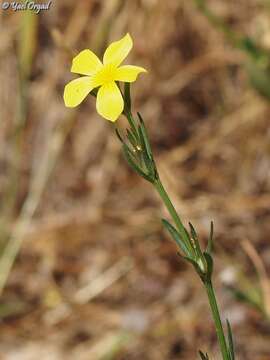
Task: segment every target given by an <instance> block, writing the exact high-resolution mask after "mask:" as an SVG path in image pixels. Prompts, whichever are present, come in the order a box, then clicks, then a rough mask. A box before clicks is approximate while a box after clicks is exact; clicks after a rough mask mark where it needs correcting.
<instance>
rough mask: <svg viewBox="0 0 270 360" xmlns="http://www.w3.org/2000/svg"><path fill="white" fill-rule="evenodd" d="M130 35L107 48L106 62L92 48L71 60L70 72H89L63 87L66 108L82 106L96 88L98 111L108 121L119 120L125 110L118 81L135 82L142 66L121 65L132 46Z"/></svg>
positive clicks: (81, 73)
mask: <svg viewBox="0 0 270 360" xmlns="http://www.w3.org/2000/svg"><path fill="white" fill-rule="evenodd" d="M132 46H133V43H132V39H131V37H130V35H129V34H126V36H124V37H123V38H122V39H121V40H119V41H115V42H113V43H112V44H111V45H109V46H108V48H107V49H106V51H105V53H104V56H103V63H102V62H101V61H100V60H99V58H98V57H97V56H96V55H95V54H94V53H93V52H92V51H91V50H88V49H87V50H83V51H81V52H80V53H79V54H78V55H77V56H75V58H74V59H73V61H72V66H71V72H73V73H76V74H80V75H86V76H82V77H79V78H78V79H75V80H73V81H71V82H70V83H68V84H67V85H66V86H65V90H64V101H65V105H66V106H67V107H75V106H77V105H79V104H80V103H81V102H82V101H83V100H84V99H85V98H86V96H87V95H88V94H89V93H90V91H92V90H93V89H94V88H97V87H99V89H98V92H97V103H96V107H97V112H98V113H99V114H100V115H101V116H102V117H104V118H105V119H107V120H110V121H116V120H117V119H118V117H119V116H120V115H121V113H122V111H123V109H124V100H123V98H122V95H121V92H120V89H119V88H118V86H117V84H116V83H115V81H124V82H133V81H135V80H136V79H137V76H138V74H139V73H141V72H146V70H145V69H144V68H142V67H140V66H133V65H124V66H119V65H120V64H121V63H122V61H123V60H124V59H125V58H126V57H127V55H128V53H129V52H130V50H131V49H132Z"/></svg>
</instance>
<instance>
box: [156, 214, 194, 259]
mask: <svg viewBox="0 0 270 360" xmlns="http://www.w3.org/2000/svg"><path fill="white" fill-rule="evenodd" d="M162 224H163V225H164V227H165V228H166V229H167V230H168V231H169V233H170V234H171V236H172V238H173V239H174V241H175V242H176V244H177V245H178V246H179V247H180V249H181V250H182V251H183V253H184V254H185V255H186V256H188V257H190V256H191V254H190V252H189V249H188V247H187V246H186V244H185V242H184V241H183V239H182V238H181V235H180V234H179V232H178V231H177V230H176V229H175V227H174V226H172V225H171V224H170V223H169V221H167V220H165V219H162Z"/></svg>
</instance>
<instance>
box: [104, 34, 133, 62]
mask: <svg viewBox="0 0 270 360" xmlns="http://www.w3.org/2000/svg"><path fill="white" fill-rule="evenodd" d="M132 46H133V42H132V39H131V37H130V35H129V34H126V35H125V36H124V37H123V38H122V39H121V40H118V41H115V42H113V43H111V45H109V46H108V47H107V49H106V51H105V53H104V56H103V63H104V64H109V63H113V64H115V66H118V65H119V64H121V62H122V61H123V60H124V59H125V58H126V57H127V55H128V53H129V52H130V50H131V49H132Z"/></svg>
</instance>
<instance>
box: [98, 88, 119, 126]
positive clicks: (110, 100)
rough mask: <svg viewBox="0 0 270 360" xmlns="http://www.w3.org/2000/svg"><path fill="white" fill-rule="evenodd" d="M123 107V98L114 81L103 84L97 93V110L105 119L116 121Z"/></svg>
mask: <svg viewBox="0 0 270 360" xmlns="http://www.w3.org/2000/svg"><path fill="white" fill-rule="evenodd" d="M123 109H124V100H123V98H122V95H121V92H120V90H119V88H118V86H117V85H116V83H115V82H113V81H112V82H110V83H107V84H104V85H102V86H101V87H100V89H99V90H98V93H97V112H98V113H99V114H100V115H101V116H102V117H104V118H105V119H106V120H110V121H116V120H117V119H118V117H119V116H120V115H121V113H122V111H123Z"/></svg>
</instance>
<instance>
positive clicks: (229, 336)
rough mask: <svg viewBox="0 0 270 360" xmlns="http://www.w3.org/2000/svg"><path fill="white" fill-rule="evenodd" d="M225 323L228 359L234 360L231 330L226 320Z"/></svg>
mask: <svg viewBox="0 0 270 360" xmlns="http://www.w3.org/2000/svg"><path fill="white" fill-rule="evenodd" d="M226 323H227V331H228V344H229V353H230V358H231V360H235V356H234V344H233V336H232V328H231V325H230V323H229V320H226Z"/></svg>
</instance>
